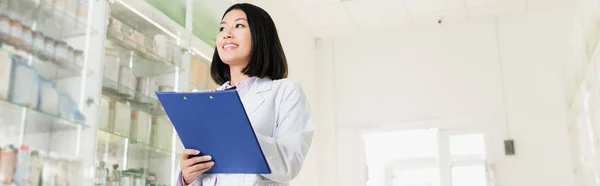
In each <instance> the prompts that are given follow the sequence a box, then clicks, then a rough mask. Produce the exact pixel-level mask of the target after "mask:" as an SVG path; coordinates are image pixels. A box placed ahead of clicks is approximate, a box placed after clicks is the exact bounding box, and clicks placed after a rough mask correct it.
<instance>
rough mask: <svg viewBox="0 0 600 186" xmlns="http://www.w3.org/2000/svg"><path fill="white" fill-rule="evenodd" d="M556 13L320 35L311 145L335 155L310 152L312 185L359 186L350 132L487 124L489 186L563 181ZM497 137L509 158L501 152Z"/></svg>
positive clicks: (566, 29)
mask: <svg viewBox="0 0 600 186" xmlns="http://www.w3.org/2000/svg"><path fill="white" fill-rule="evenodd" d="M561 9H563V10H561V11H544V12H531V13H528V15H512V16H501V17H499V18H498V19H497V23H498V24H497V25H496V24H495V22H496V19H481V20H477V21H472V22H469V23H468V24H462V25H453V26H435V27H421V28H406V29H402V30H394V31H388V32H381V33H376V32H373V33H368V34H363V35H360V36H355V37H348V38H336V39H333V40H329V39H326V40H325V42H323V46H322V48H320V49H319V50H318V51H317V57H318V60H317V61H318V62H321V63H322V64H320V66H319V67H321V65H322V66H324V67H325V68H326V69H324V70H321V71H320V72H319V79H320V80H323V81H319V85H318V87H319V88H324V87H330V86H334V88H331V90H330V91H321V90H319V96H320V97H319V104H320V106H321V107H320V108H319V109H320V110H319V111H320V112H321V116H320V119H321V120H320V121H321V122H322V123H321V124H322V125H327V126H321V127H322V128H321V129H323V128H324V130H323V131H320V132H321V133H325V134H321V135H322V136H327V137H328V138H324V139H323V140H322V141H320V142H321V144H320V145H321V149H322V150H326V149H330V148H335V149H337V150H335V151H334V152H327V153H324V154H319V156H320V157H322V159H320V165H324V166H325V167H326V168H322V169H321V170H322V172H321V174H322V175H323V176H322V177H321V178H320V180H319V184H320V185H344V186H351V185H364V184H362V183H364V180H365V172H364V171H365V169H364V167H363V165H364V160H363V159H364V157H362V153H363V152H362V148H361V141H360V139H359V138H358V134H359V133H360V131H361V130H363V129H365V128H372V127H376V126H382V125H383V126H386V127H388V128H413V127H427V126H438V127H444V128H453V127H464V126H483V127H487V128H488V129H489V131H490V132H491V133H490V134H491V138H490V142H489V145H491V150H490V152H492V154H491V161H492V162H493V166H492V170H494V171H495V175H494V176H495V179H496V183H497V185H501V186H528V185H546V186H568V185H572V183H573V176H572V167H571V163H570V160H571V159H570V150H569V147H568V137H567V131H566V110H567V108H566V104H565V102H564V95H563V87H562V84H561V82H562V63H563V62H564V61H565V60H570V58H569V57H570V55H569V52H570V50H569V49H570V48H569V47H570V41H569V39H570V34H571V30H572V22H573V21H574V19H573V13H572V11H570V8H566V7H562V8H561ZM496 27H497V30H498V31H496ZM497 37H498V38H499V42H497ZM327 77H330V78H333V80H328V79H326V78H327ZM323 100H327V101H329V100H333V101H329V102H326V103H323V102H321V101H323ZM507 123H508V125H507ZM329 125H333V127H330V126H329ZM331 136H333V137H331ZM505 138H512V139H514V140H515V141H516V152H517V155H516V156H511V157H505V156H504V155H503V154H502V153H503V152H502V146H501V145H502V140H503V139H505ZM331 160H333V161H331ZM336 160H337V161H336Z"/></svg>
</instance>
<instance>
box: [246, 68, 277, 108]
mask: <svg viewBox="0 0 600 186" xmlns="http://www.w3.org/2000/svg"><path fill="white" fill-rule="evenodd" d="M272 86H273V80H271V79H270V78H268V77H264V78H258V79H256V82H255V83H254V85H252V88H250V91H248V93H246V95H245V96H244V98H242V103H243V104H244V109H245V110H246V114H248V116H251V115H252V114H253V113H254V111H256V109H258V108H259V107H260V105H262V103H263V102H264V101H265V98H264V96H263V95H262V93H264V92H266V91H269V90H271V88H272Z"/></svg>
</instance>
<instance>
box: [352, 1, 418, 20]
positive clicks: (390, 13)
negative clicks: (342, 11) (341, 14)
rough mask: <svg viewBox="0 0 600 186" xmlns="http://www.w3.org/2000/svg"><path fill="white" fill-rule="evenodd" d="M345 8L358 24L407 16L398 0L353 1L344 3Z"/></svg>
mask: <svg viewBox="0 0 600 186" xmlns="http://www.w3.org/2000/svg"><path fill="white" fill-rule="evenodd" d="M344 6H345V7H346V10H347V11H348V12H349V14H350V15H351V17H352V19H354V21H355V22H357V23H363V22H370V21H379V20H381V19H387V18H388V17H397V15H404V16H405V15H406V11H405V10H404V6H403V5H402V2H401V1H397V0H353V1H348V2H344Z"/></svg>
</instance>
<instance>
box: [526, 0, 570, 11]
mask: <svg viewBox="0 0 600 186" xmlns="http://www.w3.org/2000/svg"><path fill="white" fill-rule="evenodd" d="M575 3H577V1H575V0H527V9H528V10H537V9H552V8H559V7H564V6H569V5H574V4H575Z"/></svg>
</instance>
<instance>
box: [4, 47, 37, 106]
mask: <svg viewBox="0 0 600 186" xmlns="http://www.w3.org/2000/svg"><path fill="white" fill-rule="evenodd" d="M13 66H14V67H13V68H14V71H13V74H12V78H11V92H10V96H9V97H10V100H11V101H12V102H13V103H16V104H19V105H23V106H25V107H29V108H32V109H35V108H37V106H38V100H39V91H40V82H39V78H38V75H37V72H36V71H35V70H34V69H33V68H32V67H30V66H28V65H27V64H25V63H24V62H23V61H21V59H19V58H16V57H13Z"/></svg>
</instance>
